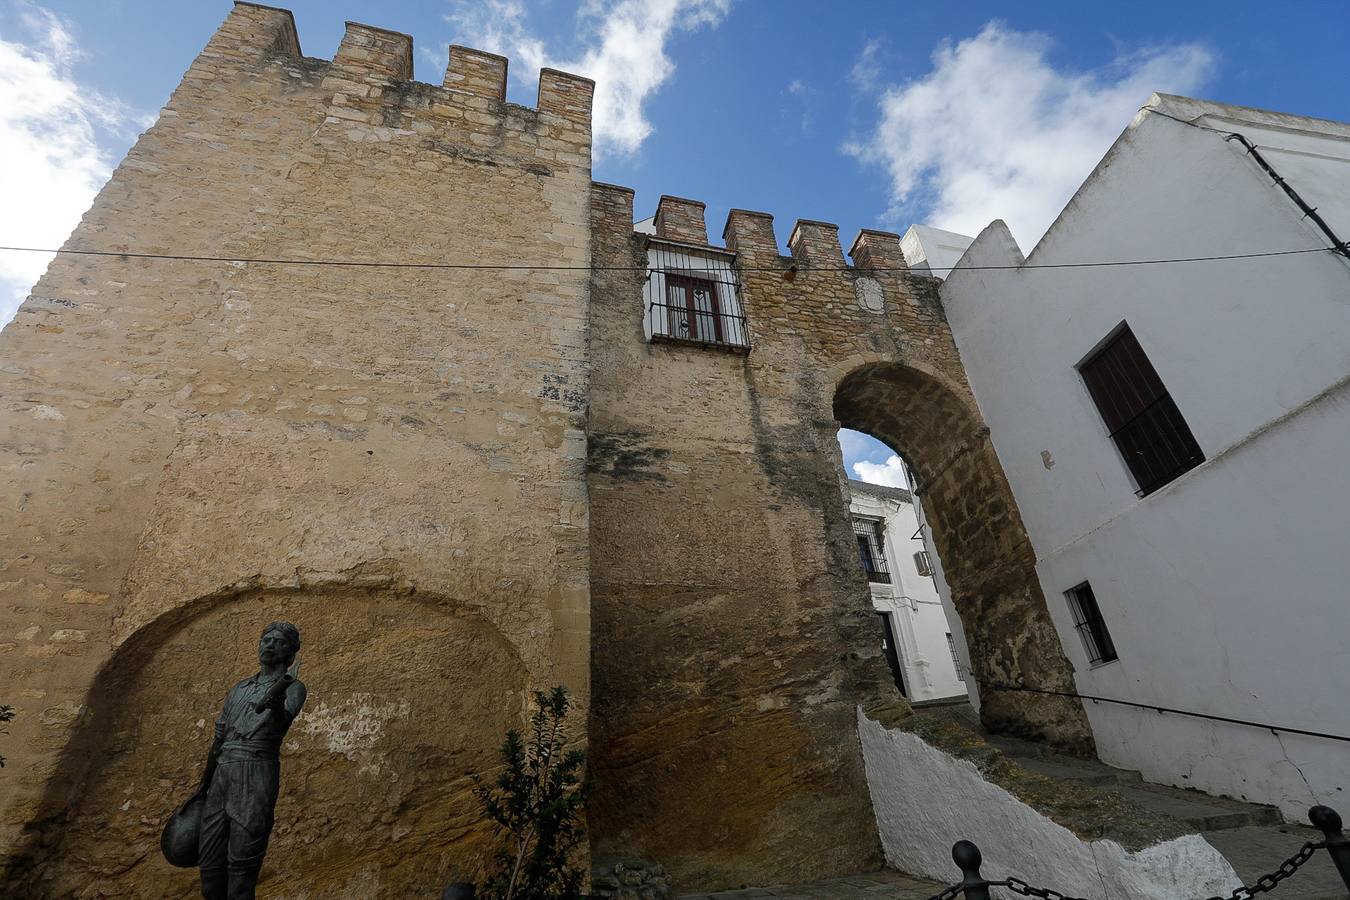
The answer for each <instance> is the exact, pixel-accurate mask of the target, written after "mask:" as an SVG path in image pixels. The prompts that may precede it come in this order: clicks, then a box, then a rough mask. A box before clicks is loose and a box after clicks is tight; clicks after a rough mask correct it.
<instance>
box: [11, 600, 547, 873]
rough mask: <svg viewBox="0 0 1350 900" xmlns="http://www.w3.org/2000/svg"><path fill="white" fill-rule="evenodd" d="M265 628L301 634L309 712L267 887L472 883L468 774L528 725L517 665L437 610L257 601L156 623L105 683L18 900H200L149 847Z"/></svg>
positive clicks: (60, 782) (186, 786) (190, 782)
mask: <svg viewBox="0 0 1350 900" xmlns="http://www.w3.org/2000/svg"><path fill="white" fill-rule="evenodd" d="M274 619H288V620H290V621H293V622H295V623H296V624H297V625H298V626H299V627H300V629H301V632H302V637H303V640H304V644H305V646H304V647H302V650H301V656H300V660H301V669H300V677H301V679H302V680H304V681H305V682H306V685H307V686H308V689H309V699H308V702H307V703H306V706H305V710H304V712H303V713H302V714H301V716H300V718H298V719H297V720H296V722H295V724H294V725H293V726H292V729H291V731H290V733H289V734H288V735H287V739H286V744H285V749H284V750H283V758H282V791H281V797H280V800H279V801H278V804H277V826H276V829H275V831H274V832H273V834H272V840H271V846H270V848H269V851H268V862H267V863H266V865H265V866H264V868H263V878H262V883H261V884H262V888H263V889H264V890H266V888H267V883H268V881H269V880H270V879H280V883H283V884H284V885H285V888H286V891H287V895H288V896H322V897H334V898H339V897H362V898H365V897H370V898H402V897H408V896H438V895H439V891H440V890H441V889H442V888H444V886H445V885H446V884H447V883H449V882H450V881H455V880H464V879H466V878H473V877H476V876H477V875H478V874H479V869H480V867H481V865H482V863H483V862H484V861H485V860H486V858H487V854H488V853H489V851H490V847H489V842H490V840H491V837H490V829H489V828H488V826H487V825H486V823H484V822H483V821H482V820H481V816H480V814H479V808H478V804H477V801H476V800H475V798H474V797H473V795H472V789H473V781H472V776H473V775H474V774H477V773H482V772H485V771H487V770H489V769H491V768H492V767H493V766H495V765H496V763H497V755H496V751H497V748H498V747H499V746H500V744H501V741H502V738H503V736H504V734H505V732H506V730H507V729H508V728H511V727H519V726H520V725H521V721H522V716H523V704H524V694H525V687H526V672H525V667H524V665H523V664H522V662H521V659H520V657H519V655H518V654H517V652H516V650H515V649H514V648H513V647H512V646H511V645H510V644H509V643H508V642H507V641H506V640H505V639H504V638H503V637H502V636H501V635H500V634H499V633H498V632H497V631H496V629H494V628H493V627H492V626H490V625H488V624H486V623H484V622H482V621H481V620H478V619H475V618H469V617H463V614H462V613H461V612H457V611H455V610H453V609H450V608H448V606H447V605H446V604H445V603H444V602H443V601H441V600H440V599H438V598H436V597H434V596H428V595H423V594H413V593H411V592H406V591H404V592H399V591H395V590H385V589H381V590H369V591H362V590H354V589H350V588H344V587H335V588H331V589H325V588H322V587H313V588H303V589H298V590H284V589H283V590H268V589H261V590H249V591H245V592H242V593H228V592H225V593H222V594H221V595H215V596H213V597H210V598H202V599H200V600H198V601H195V602H194V603H192V604H189V605H188V606H187V607H185V608H184V610H183V611H181V612H178V613H170V614H168V615H166V616H164V617H161V619H160V620H157V621H156V622H154V623H152V624H151V625H149V626H147V627H146V628H144V629H142V630H141V631H140V632H138V633H137V634H136V635H135V636H134V637H132V638H131V639H130V640H128V641H127V642H126V643H125V644H124V645H123V647H122V648H121V649H120V650H119V651H118V652H117V654H116V655H115V656H114V657H113V659H112V660H111V661H110V662H109V663H108V664H107V666H105V667H104V669H103V671H102V672H101V674H100V676H99V678H98V681H97V683H96V685H95V687H94V689H93V691H92V692H91V695H90V698H89V703H88V713H87V715H86V717H85V720H84V721H83V723H82V725H81V726H80V728H79V732H78V733H77V735H76V737H75V738H74V740H72V742H71V744H70V746H69V749H68V751H67V753H66V754H65V755H64V757H63V760H62V763H61V765H60V768H59V770H58V772H57V773H56V775H55V776H54V777H53V778H52V779H51V782H50V785H51V787H50V789H49V791H48V796H47V802H46V804H44V805H45V806H46V808H47V809H48V810H50V811H51V812H52V813H53V814H52V815H50V816H49V817H47V818H45V819H43V820H41V821H40V822H38V823H36V824H35V825H34V826H33V827H32V829H31V831H32V832H36V833H35V834H30V836H31V837H32V838H34V840H33V841H32V842H31V843H30V844H29V850H28V852H27V853H26V854H25V858H23V859H22V860H21V862H20V864H19V865H18V866H16V867H15V871H14V873H13V878H14V881H13V882H12V884H14V885H16V886H17V887H18V889H20V890H21V892H23V896H30V897H65V896H77V895H79V896H85V895H86V894H87V893H88V892H89V891H90V890H92V891H93V892H94V893H95V894H97V896H106V897H135V898H138V900H153V898H166V900H167V898H177V897H182V896H186V895H188V894H191V893H194V891H195V879H196V877H197V870H195V869H191V870H180V869H173V868H171V867H170V866H169V865H168V863H166V862H165V861H164V860H163V859H162V858H161V857H160V853H159V831H160V828H161V827H162V825H163V823H164V821H165V820H166V819H167V817H168V816H169V815H170V814H171V813H172V811H173V809H174V807H175V806H176V804H177V803H180V802H181V801H182V800H183V799H184V798H185V797H186V796H188V795H189V794H190V793H191V791H192V790H193V788H194V787H195V785H196V784H197V780H198V779H199V777H200V774H201V766H202V762H203V761H204V759H205V755H206V751H207V748H208V747H209V746H210V742H211V731H212V723H213V721H214V718H215V716H216V714H217V713H218V712H219V708H220V705H221V701H222V699H223V697H224V694H225V692H226V691H227V690H228V689H229V688H230V687H231V686H232V685H233V684H234V683H235V682H236V681H237V680H238V679H240V678H243V677H247V676H248V675H249V674H251V673H252V672H253V671H254V669H255V667H256V657H255V656H254V654H255V653H256V646H257V637H258V632H259V631H260V630H261V628H262V626H263V625H265V624H266V623H267V622H269V621H272V620H274ZM275 883H277V882H274V884H275Z"/></svg>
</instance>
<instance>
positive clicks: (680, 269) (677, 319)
mask: <svg viewBox="0 0 1350 900" xmlns="http://www.w3.org/2000/svg"><path fill="white" fill-rule="evenodd" d="M733 259H734V257H733V256H732V255H731V254H728V253H725V252H722V251H717V250H712V249H709V250H700V249H698V248H694V247H689V246H685V245H682V244H676V243H671V242H665V241H660V240H657V239H652V240H650V241H649V242H648V246H647V265H648V267H649V268H648V272H647V284H646V288H645V295H644V305H645V314H644V317H643V331H644V333H645V335H646V337H647V340H649V341H675V342H680V343H685V342H687V343H692V344H701V345H703V346H707V347H714V348H718V349H724V350H733V351H738V352H745V351H748V350H749V347H750V343H749V340H748V339H747V336H746V329H745V316H744V315H743V314H742V312H741V304H740V292H739V289H738V288H739V285H738V284H737V280H736V272H735V270H734V269H733V268H732V267H731V262H732V260H733Z"/></svg>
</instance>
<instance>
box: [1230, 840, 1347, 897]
mask: <svg viewBox="0 0 1350 900" xmlns="http://www.w3.org/2000/svg"><path fill="white" fill-rule="evenodd" d="M1325 846H1326V843H1325V842H1319V843H1316V844H1314V843H1313V842H1312V841H1308V843H1306V844H1304V845H1303V846H1302V847H1300V848H1299V849H1298V852H1297V853H1295V854H1294V855H1293V856H1291V857H1289V858H1288V859H1286V860H1285V861H1284V862H1282V863H1280V867H1279V868H1278V869H1276V870H1275V871H1274V872H1271V873H1270V874H1269V875H1262V876H1261V877H1260V878H1258V879H1256V881H1255V882H1254V883H1253V884H1251V885H1250V886H1249V885H1245V884H1244V885H1243V886H1242V887H1240V888H1238V889H1237V890H1235V891H1233V893H1231V894H1229V895H1228V896H1227V897H1206V898H1205V900H1250V898H1251V897H1255V896H1256V895H1257V894H1264V893H1265V892H1266V891H1272V890H1274V889H1275V886H1276V885H1277V884H1279V883H1280V882H1281V881H1284V880H1285V879H1286V878H1288V877H1289V876H1290V875H1293V874H1294V873H1295V872H1297V871H1298V870H1299V867H1300V866H1302V865H1303V864H1304V863H1305V862H1307V861H1308V860H1310V859H1312V855H1313V854H1314V853H1316V852H1317V851H1318V850H1319V849H1320V848H1322V847H1325Z"/></svg>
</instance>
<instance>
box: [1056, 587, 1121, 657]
mask: <svg viewBox="0 0 1350 900" xmlns="http://www.w3.org/2000/svg"><path fill="white" fill-rule="evenodd" d="M1065 596H1066V597H1068V599H1069V612H1071V613H1072V614H1073V627H1074V630H1075V631H1077V632H1078V635H1079V637H1081V638H1082V639H1083V649H1084V650H1086V651H1087V655H1088V663H1089V664H1091V665H1094V666H1099V665H1101V664H1103V663H1109V662H1111V661H1112V660H1114V659H1117V656H1116V645H1115V644H1114V643H1113V642H1112V641H1111V633H1110V632H1109V631H1107V630H1106V619H1104V618H1102V610H1101V607H1099V606H1098V605H1097V595H1096V594H1094V593H1093V592H1092V585H1090V584H1088V583H1087V582H1086V581H1085V582H1083V583H1082V584H1080V585H1079V586H1078V587H1076V588H1071V589H1070V590H1068V591H1065Z"/></svg>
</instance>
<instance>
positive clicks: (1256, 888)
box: [928, 806, 1350, 900]
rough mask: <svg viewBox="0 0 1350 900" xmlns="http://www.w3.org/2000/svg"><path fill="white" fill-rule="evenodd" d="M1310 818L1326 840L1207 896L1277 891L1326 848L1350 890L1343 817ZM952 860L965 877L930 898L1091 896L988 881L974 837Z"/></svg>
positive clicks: (1068, 899)
mask: <svg viewBox="0 0 1350 900" xmlns="http://www.w3.org/2000/svg"><path fill="white" fill-rule="evenodd" d="M1308 821H1309V822H1311V823H1312V824H1313V827H1314V828H1316V829H1317V830H1318V831H1321V832H1322V835H1323V837H1324V840H1321V841H1316V842H1314V841H1308V842H1307V843H1306V844H1304V845H1303V846H1302V847H1300V848H1299V849H1298V852H1297V853H1295V854H1294V855H1293V856H1291V857H1289V858H1288V859H1286V860H1285V861H1284V862H1282V863H1280V865H1279V867H1278V868H1277V869H1275V871H1273V872H1270V873H1269V874H1266V875H1262V876H1261V877H1260V878H1258V879H1256V881H1254V882H1252V883H1251V884H1244V885H1243V886H1242V887H1240V888H1238V889H1237V890H1235V891H1233V892H1232V893H1231V894H1229V895H1227V896H1226V897H1206V898H1204V900H1250V898H1252V897H1255V896H1257V895H1258V894H1264V893H1266V892H1267V891H1273V890H1275V888H1277V887H1278V886H1279V885H1280V882H1282V881H1284V880H1285V879H1286V878H1289V877H1290V876H1292V875H1294V874H1295V873H1297V872H1298V870H1299V869H1300V868H1301V867H1302V866H1303V864H1304V863H1306V862H1307V861H1308V860H1310V859H1312V858H1313V855H1314V854H1315V853H1316V852H1317V851H1318V850H1325V851H1327V854H1328V855H1329V856H1330V857H1331V861H1332V863H1334V864H1335V866H1336V871H1337V872H1339V873H1340V876H1341V880H1342V881H1344V882H1345V887H1346V890H1347V891H1350V839H1347V838H1346V836H1345V835H1344V834H1343V833H1342V832H1341V817H1340V815H1339V814H1338V813H1337V812H1336V811H1335V810H1334V809H1331V808H1330V807H1326V806H1314V807H1313V808H1312V809H1310V810H1308ZM952 862H954V863H956V866H957V868H959V869H960V870H961V876H962V877H961V880H960V881H958V882H957V883H956V884H953V885H951V886H950V887H948V888H946V889H944V890H943V891H942V892H941V893H938V894H934V895H933V896H932V897H929V898H928V900H953V898H955V897H964V898H965V900H989V889H990V888H996V887H997V888H1007V889H1008V890H1010V891H1012V892H1013V893H1014V894H1020V895H1021V896H1023V897H1040V898H1042V900H1089V898H1086V897H1074V896H1071V895H1069V894H1061V893H1060V892H1059V891H1056V890H1052V889H1050V888H1043V887H1035V886H1034V885H1030V884H1027V883H1026V882H1025V881H1023V880H1022V879H1020V878H1011V877H1009V878H1004V879H1001V880H999V881H986V880H985V879H984V878H982V877H981V876H980V866H981V865H983V863H984V857H983V856H982V854H981V853H980V848H979V847H976V846H975V845H974V844H972V843H971V842H970V841H957V842H956V843H955V844H954V845H953V846H952Z"/></svg>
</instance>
